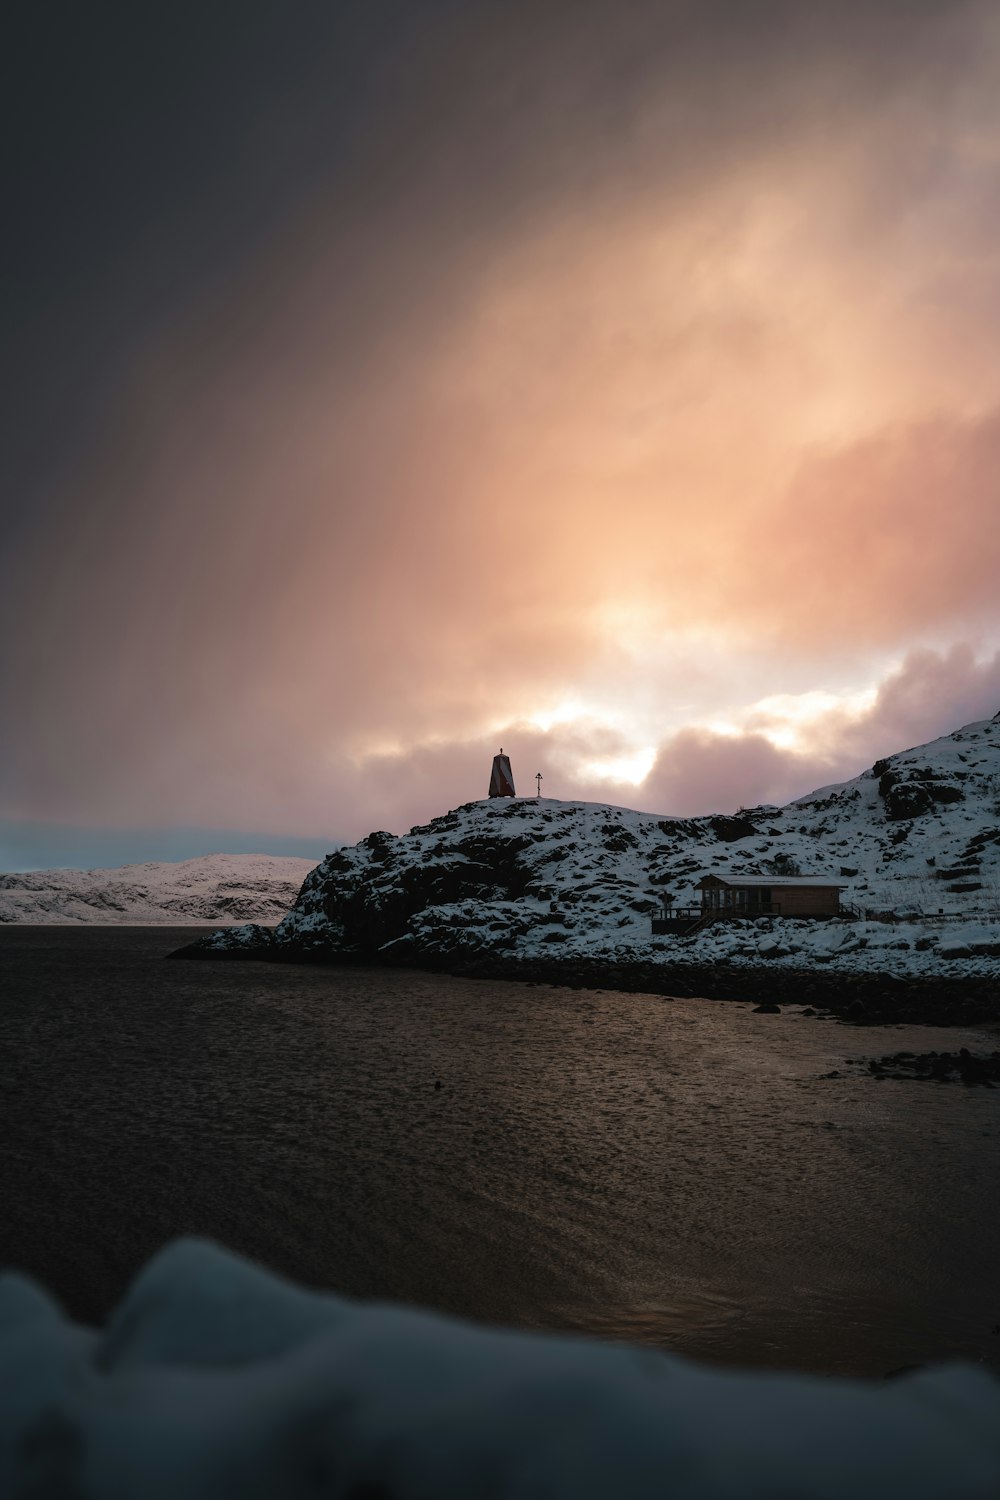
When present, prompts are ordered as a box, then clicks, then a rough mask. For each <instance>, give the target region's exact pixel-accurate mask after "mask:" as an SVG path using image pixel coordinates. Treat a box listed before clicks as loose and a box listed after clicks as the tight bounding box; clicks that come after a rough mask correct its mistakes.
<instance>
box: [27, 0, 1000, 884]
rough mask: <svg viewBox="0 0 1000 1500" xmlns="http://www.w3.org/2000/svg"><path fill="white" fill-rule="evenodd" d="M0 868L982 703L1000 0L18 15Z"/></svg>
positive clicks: (937, 719) (736, 752)
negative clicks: (502, 764) (498, 779)
mask: <svg viewBox="0 0 1000 1500" xmlns="http://www.w3.org/2000/svg"><path fill="white" fill-rule="evenodd" d="M5 51H7V52H8V56H9V58H10V61H11V63H12V75H13V77H14V80H15V82H14V88H13V91H12V93H11V95H10V97H9V101H8V102H9V103H10V104H11V105H12V120H13V122H14V123H13V128H12V130H10V131H9V132H8V135H9V140H8V148H9V153H10V155H11V158H12V159H11V163H10V165H11V171H10V174H9V181H10V188H9V193H8V202H7V204H6V209H7V214H6V217H7V221H8V224H9V226H10V228H9V230H8V232H7V233H6V236H5V240H4V243H3V246H2V251H0V253H2V255H3V261H4V267H3V270H4V274H3V278H2V287H3V299H4V328H5V336H4V339H3V341H2V355H0V359H2V379H3V386H4V406H5V414H6V416H7V419H8V424H7V425H8V427H9V438H8V440H7V442H6V443H5V448H6V452H5V459H6V463H5V476H6V483H5V485H4V487H3V497H2V499H0V506H2V529H0V868H7V869H14V868H27V867H29V866H32V865H34V866H38V865H43V864H47V863H67V864H83V865H85V864H88V863H104V864H107V863H115V862H118V861H119V860H122V861H123V860H125V859H130V858H142V859H149V858H171V857H173V858H178V857H183V856H184V855H190V854H193V853H199V852H210V851H214V850H219V849H232V850H238V849H245V848H246V847H247V841H248V840H250V841H251V842H252V843H253V846H254V847H255V848H257V849H260V850H262V851H272V852H281V851H286V852H289V853H297V854H298V853H312V852H316V854H317V855H319V854H322V853H323V852H325V851H326V850H327V849H328V848H330V847H333V846H334V845H335V844H337V843H340V842H343V841H345V840H347V841H353V840H355V839H357V838H359V837H361V836H362V835H364V834H365V833H366V832H368V831H369V830H370V829H372V828H377V827H380V828H388V829H390V830H392V831H394V832H402V831H405V830H406V829H407V828H408V827H409V826H410V825H411V824H414V823H418V822H423V821H426V819H427V818H429V817H432V816H434V815H435V814H437V813H440V812H443V811H445V810H446V809H447V808H449V807H452V806H456V805H459V804H460V803H463V802H466V801H469V800H472V799H474V798H478V797H482V796H484V795H485V794H486V791H487V788H488V784H489V772H490V762H491V758H492V756H493V754H494V753H495V752H496V751H497V750H498V749H500V748H501V747H502V748H503V749H504V751H505V752H506V753H507V754H509V755H510V757H511V761H512V766H513V771H514V776H515V781H516V783H517V786H518V791H519V792H521V793H533V792H534V791H535V785H536V784H535V781H534V776H535V773H536V772H539V771H540V772H541V773H542V776H543V778H544V780H543V782H542V791H543V793H544V794H545V795H547V796H551V797H560V798H584V799H586V800H591V801H606V802H613V803H618V804H623V805H627V806H631V807H638V808H643V809H647V810H650V811H655V812H660V813H677V814H690V813H696V812H704V811H715V810H719V811H726V810H732V809H733V808H735V807H738V806H741V805H742V806H746V805H752V804H755V803H758V802H783V801H786V800H789V799H790V798H792V797H795V796H799V795H802V794H803V793H805V792H807V791H809V790H811V789H812V788H814V787H816V786H819V785H825V784H828V783H830V782H835V781H837V780H843V779H845V778H847V777H849V776H852V775H855V774H857V773H858V772H859V771H861V770H863V769H864V768H865V767H866V766H868V765H870V764H871V763H872V761H873V760H874V759H875V758H876V757H878V756H880V755H885V754H888V753H892V752H893V751H894V750H898V749H903V748H905V747H907V746H910V745H913V744H917V743H920V742H922V741H924V740H927V739H930V738H933V737H935V736H936V735H938V734H942V733H946V732H948V731H950V730H951V729H953V728H955V727H957V726H958V725H959V724H962V723H965V722H969V721H971V720H975V719H981V718H985V717H990V716H992V715H993V714H994V713H995V712H997V710H998V709H1000V588H998V583H997V581H998V579H1000V341H998V340H997V338H996V336H995V331H996V328H997V326H998V320H1000V9H998V8H997V6H996V5H995V4H993V3H992V0H948V3H947V4H943V3H940V0H698V3H695V0H658V3H655V4H653V3H644V0H593V3H592V0H572V3H569V0H565V3H563V0H555V3H553V0H532V3H526V0H503V3H500V0H491V3H480V0H462V3H458V0H454V3H449V0H440V3H437V0H427V3H414V0H410V3H400V0H364V3H350V0H345V3H342V4H339V5H336V6H332V5H329V4H328V3H322V4H321V3H297V0H291V3H284V4H282V5H280V6H279V5H277V4H267V5H262V4H258V3H255V0H241V3H239V4H235V3H228V0H215V3H214V4H212V5H211V6H203V5H198V6H195V5H193V4H191V3H189V0H174V3H172V4H170V5H166V4H159V3H155V0H153V3H150V4H146V5H143V6H134V5H125V4H118V3H109V4H100V3H97V4H95V5H93V6H87V7H80V6H72V5H69V4H66V3H64V4H61V5H56V6H55V7H21V8H20V15H19V17H18V18H17V20H16V22H15V23H14V26H13V29H12V30H11V33H10V36H9V37H8V38H7V39H6V40H5Z"/></svg>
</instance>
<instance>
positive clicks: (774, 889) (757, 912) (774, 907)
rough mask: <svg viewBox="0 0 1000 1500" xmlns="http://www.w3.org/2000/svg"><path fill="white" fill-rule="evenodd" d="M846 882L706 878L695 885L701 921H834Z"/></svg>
mask: <svg viewBox="0 0 1000 1500" xmlns="http://www.w3.org/2000/svg"><path fill="white" fill-rule="evenodd" d="M846 888H847V881H846V880H831V879H829V878H828V877H826V876H825V875H705V876H704V877H703V878H702V879H701V880H699V882H698V886H697V889H698V890H699V891H701V914H702V919H703V920H704V919H707V920H709V921H717V920H720V919H721V920H725V918H727V917H764V916H773V917H836V916H839V915H840V893H841V891H843V890H846Z"/></svg>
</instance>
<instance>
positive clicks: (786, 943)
mask: <svg viewBox="0 0 1000 1500" xmlns="http://www.w3.org/2000/svg"><path fill="white" fill-rule="evenodd" d="M710 873H729V874H734V873H735V874H744V875H759V876H765V875H772V876H775V877H779V876H782V875H792V874H802V875H813V876H819V877H824V878H827V879H838V880H841V881H843V883H844V885H845V890H844V893H843V899H844V902H845V903H846V905H847V906H848V907H850V908H853V910H854V912H855V913H856V919H855V920H851V921H832V922H808V921H805V920H799V921H795V920H789V919H785V920H782V919H780V918H765V919H758V920H756V921H743V922H725V923H717V924H715V925H713V926H710V927H707V928H704V929H702V930H701V931H699V932H697V933H695V934H692V935H690V936H685V935H677V936H662V937H654V936H653V934H652V930H651V920H650V919H651V916H652V915H653V913H655V912H657V911H658V910H659V907H660V899H661V895H662V893H663V892H664V891H665V890H669V891H670V893H671V894H672V896H673V898H674V902H675V905H676V906H685V905H688V904H692V905H693V904H695V903H696V902H697V900H698V899H699V898H698V893H697V891H696V886H697V882H698V880H699V879H700V878H701V876H703V875H706V874H710ZM885 917H894V918H896V919H897V920H894V921H886V920H880V919H881V918H885ZM205 946H206V948H207V949H208V951H209V952H213V951H214V952H227V951H228V952H232V951H244V952H248V953H249V952H252V951H255V950H257V951H260V950H263V949H267V950H268V951H269V953H270V955H271V956H274V957H280V956H282V952H283V951H284V952H285V953H287V955H288V956H289V957H294V956H302V955H304V954H305V955H308V954H310V953H312V954H315V955H317V956H318V955H320V954H326V955H329V956H330V957H342V958H362V959H368V960H371V961H375V962H385V961H389V962H396V963H407V962H414V963H422V962H428V961H438V962H441V961H443V962H445V963H447V962H449V961H462V962H468V961H473V962H475V961H478V960H481V959H484V958H492V959H515V960H518V961H537V960H539V959H550V960H551V959H555V958H558V959H560V960H578V961H579V960H593V961H601V962H616V961H618V962H621V961H626V960H627V961H632V962H653V963H657V964H663V965H670V964H676V963H681V962H684V963H706V962H708V963H711V962H715V961H718V960H725V961H727V962H732V963H735V964H737V965H739V964H753V965H758V964H759V963H760V962H761V961H762V960H766V961H767V962H768V963H778V964H782V963H784V964H788V965H802V964H803V963H806V964H809V965H813V964H820V965H824V964H826V965H830V966H831V967H832V968H834V969H839V970H844V971H848V972H850V971H853V972H861V973H864V972H869V971H871V970H872V969H878V970H879V971H880V972H893V971H897V972H899V973H901V974H904V975H906V974H910V975H920V974H926V975H933V974H936V973H938V974H939V973H942V972H948V973H950V974H952V975H953V974H954V973H955V969H954V965H955V963H956V962H961V964H962V972H963V973H966V974H969V975H971V976H977V975H978V976H994V975H1000V717H998V719H994V720H985V721H983V722H981V723H976V724H968V725H966V726H965V727H964V728H962V729H960V730H956V731H955V732H954V733H953V734H951V735H946V736H944V737H943V738H941V739H939V740H935V741H933V742H932V743H931V744H929V745H922V746H919V747H917V748H916V749H912V750H906V751H903V752H901V753H900V754H898V755H893V756H889V757H887V758H886V759H884V760H880V761H877V762H876V764H875V765H874V766H873V767H872V768H871V769H870V770H868V771H866V772H864V773H863V774H862V775H860V776H857V777H855V778H854V779H853V780H851V781H847V782H844V783H843V784H841V785H838V786H833V787H824V788H823V789H822V791H820V792H816V793H813V794H811V795H810V796H808V797H803V798H800V799H799V800H798V801H796V802H793V803H790V804H789V805H788V806H786V807H783V808H776V807H772V806H767V807H757V808H747V809H741V810H740V811H739V812H738V813H737V814H734V815H727V816H722V815H720V816H707V817H699V818H670V817H664V818H659V817H656V816H654V815H652V814H649V813H639V812H632V811H629V810H628V809H626V808H620V807H608V806H604V805H603V804H600V803H586V802H557V801H552V800H549V799H545V798H542V799H538V800H536V799H534V798H515V799H506V798H500V799H494V800H492V801H490V800H487V801H482V802H474V803H469V804H467V805H466V806H464V807H460V808H457V809H455V810H454V811H452V812H449V813H446V814H444V816H442V817H439V818H435V819H433V821H432V822H430V823H428V824H426V825H425V826H421V827H417V828H413V829H411V830H410V833H409V834H407V835H405V836H402V837H395V836H393V835H392V834H389V833H372V834H369V835H368V837H367V838H366V839H362V840H361V842H360V843H359V844H357V845H355V846H354V847H353V848H351V849H341V850H338V851H337V852H336V853H334V854H331V855H330V856H328V858H327V859H326V860H324V861H323V863H322V864H321V865H319V866H318V867H317V868H316V869H315V870H314V871H313V872H312V874H311V875H310V876H309V877H308V879H307V880H306V882H305V884H304V885H303V888H302V892H301V894H300V896H299V899H298V901H297V902H296V904H295V906H294V908H293V909H292V911H291V912H289V914H288V916H287V917H286V918H285V919H284V921H283V922H282V923H281V924H280V926H279V927H278V928H277V930H276V932H275V934H274V936H273V937H272V936H271V935H270V934H268V933H264V932H261V931H260V930H258V929H255V928H253V927H248V928H243V929H237V930H234V931H231V932H229V933H224V934H219V935H217V936H216V937H214V938H212V939H209V940H208V941H207V944H206V945H205Z"/></svg>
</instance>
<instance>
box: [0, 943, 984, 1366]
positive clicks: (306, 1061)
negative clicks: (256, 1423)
mask: <svg viewBox="0 0 1000 1500" xmlns="http://www.w3.org/2000/svg"><path fill="white" fill-rule="evenodd" d="M189 937H190V930H189V929H187V930H185V929H162V928H160V929H148V928H146V929H141V928H140V929H117V930H116V929H108V928H103V929H93V928H92V929H80V928H73V929H68V928H7V929H0V985H2V1000H0V1110H2V1116H0V1128H2V1132H3V1133H2V1137H0V1142H2V1152H3V1156H2V1178H0V1259H2V1260H3V1261H4V1262H5V1263H7V1264H15V1265H18V1266H20V1267H23V1268H25V1269H27V1270H28V1271H30V1272H32V1273H33V1274H35V1275H37V1276H38V1277H40V1278H41V1279H42V1280H43V1281H44V1282H45V1283H46V1284H47V1285H48V1286H50V1287H51V1288H52V1289H53V1290H54V1291H55V1292H57V1294H58V1295H59V1296H60V1297H61V1299H62V1300H63V1302H64V1304H65V1305H66V1306H67V1307H68V1308H69V1309H70V1310H71V1311H72V1312H73V1313H74V1314H75V1315H76V1316H78V1317H80V1318H83V1319H86V1320H90V1321H93V1320H95V1319H98V1318H101V1317H103V1316H104V1314H105V1313H106V1312H107V1310H108V1308H109V1306H110V1305H111V1304H112V1303H113V1302H114V1301H115V1300H116V1299H117V1298H118V1297H119V1296H120V1294H121V1292H122V1289H123V1287H124V1286H125V1285H126V1283H127V1281H128V1279H129V1278H130V1276H131V1275H132V1274H133V1273H134V1271H135V1270H136V1268H137V1267H138V1266H139V1265H140V1264H141V1263H142V1262H143V1261H144V1260H145V1259H146V1257H148V1256H149V1255H150V1254H151V1253H152V1252H153V1251H154V1250H155V1249H156V1248H157V1247H158V1246H159V1245H160V1244H162V1243H163V1241H164V1240H166V1239H168V1238H170V1237H171V1236H174V1235H177V1234H201V1235H209V1236H212V1237H214V1238H216V1239H218V1240H220V1241H222V1242H223V1243H225V1244H227V1245H229V1246H232V1247H233V1248H235V1249H238V1250H241V1251H243V1252H245V1253H247V1254H249V1255H252V1256H254V1257H256V1258H257V1259H259V1260H260V1261H262V1262H264V1263H265V1264H267V1265H269V1266H271V1267H273V1268H275V1269H278V1270H281V1271H285V1272H287V1273H289V1274H291V1275H293V1276H295V1277H296V1278H298V1279H300V1280H303V1281H305V1282H308V1283H310V1284H313V1285H317V1286H324V1287H330V1288H333V1289H336V1290H340V1291H343V1292H347V1293H352V1294H356V1295H360V1296H366V1297H388V1298H403V1299H406V1300H408V1301H412V1302H416V1303H420V1304H423V1305H427V1306H432V1307H436V1308H441V1309H445V1310H448V1311H452V1312H457V1313H461V1314H464V1315H467V1316H472V1317H475V1318H480V1319H484V1320H489V1321H499V1322H506V1323H517V1324H522V1325H526V1326H532V1327H557V1328H574V1329H583V1330H587V1331H591V1332H599V1333H601V1334H604V1335H607V1336H610V1337H627V1338H630V1339H637V1340H642V1341H644V1342H648V1343H654V1344H659V1345H663V1346H667V1347H672V1348H674V1349H677V1350H680V1351H683V1352H687V1353H690V1354H693V1355H696V1356H697V1357H699V1358H703V1359H717V1360H724V1361H734V1362H740V1363H744V1364H757V1365H784V1366H788V1367H796V1368H802V1369H813V1370H825V1371H843V1372H852V1373H864V1374H875V1375H880V1374H883V1373H884V1372H886V1371H888V1370H890V1369H893V1368H895V1367H898V1366H901V1365H905V1364H909V1363H915V1362H920V1361H923V1360H926V1359H930V1358H942V1357H946V1356H949V1355H955V1354H960V1355H963V1356H965V1357H971V1358H975V1359H985V1360H987V1361H988V1362H990V1363H991V1364H992V1365H994V1366H995V1367H1000V1335H998V1334H995V1333H994V1332H993V1331H992V1330H993V1329H994V1328H995V1327H997V1326H998V1325H1000V1195H998V1185H1000V1090H993V1091H990V1090H986V1089H966V1088H963V1087H962V1086H961V1085H959V1084H946V1085H937V1084H928V1083H916V1082H909V1081H907V1082H897V1081H891V1080H890V1081H886V1082H881V1083H879V1082H876V1081H874V1080H872V1079H870V1078H867V1077H861V1076H851V1077H844V1078H841V1079H834V1080H828V1081H827V1080H820V1079H819V1078H818V1075H819V1074H821V1073H824V1072H828V1071H829V1070H830V1069H831V1068H834V1067H837V1066H841V1067H842V1066H843V1059H844V1058H845V1057H850V1056H853V1057H860V1056H868V1055H872V1054H878V1053H881V1052H885V1051H889V1050H893V1051H895V1050H898V1049H900V1048H904V1047H911V1048H913V1049H914V1050H926V1049H929V1048H932V1047H939V1048H944V1047H947V1048H949V1049H953V1048H954V1047H956V1046H958V1045H963V1044H964V1045H969V1046H971V1047H989V1048H992V1047H994V1046H996V1045H997V1041H996V1037H995V1035H994V1036H987V1035H985V1034H984V1033H982V1032H962V1033H959V1032H955V1031H948V1032H942V1031H932V1030H929V1029H927V1028H913V1029H909V1028H902V1027H891V1028H885V1029H879V1030H872V1029H870V1030H865V1031H860V1030H852V1029H849V1028H847V1027H843V1026H839V1025H836V1024H835V1023H832V1022H829V1023H824V1022H819V1021H815V1020H810V1019H807V1018H805V1017H803V1016H801V1015H800V1014H798V1013H797V1012H795V1011H786V1012H785V1013H783V1014H782V1015H780V1016H757V1015H753V1014H752V1013H751V1011H750V1008H749V1007H740V1006H734V1005H723V1004H714V1003H712V1002H709V1001H697V1000H669V999H664V998H662V997H654V996H644V995H622V994H617V993H612V992H609V991H571V990H560V989H553V988H549V987H545V986H540V987H532V986H526V985H517V984H499V983H493V982H488V983H486V982H477V981H465V980H456V979H448V978H442V977H438V976H433V975H425V974H412V973H392V972H382V971H378V970H337V969H301V968H292V967H281V966H270V965H263V964H249V963H248V964H243V963H220V964H207V963H203V964H197V963H166V962H164V961H163V956H164V955H165V954H166V953H168V952H169V951H170V950H171V949H172V948H175V947H177V946H179V945H180V944H181V943H182V942H185V941H187V940H188V938H189ZM438 1080H440V1083H441V1087H440V1088H439V1089H438V1088H435V1083H436V1082H437V1081H438Z"/></svg>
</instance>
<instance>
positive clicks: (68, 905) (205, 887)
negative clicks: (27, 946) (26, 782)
mask: <svg viewBox="0 0 1000 1500" xmlns="http://www.w3.org/2000/svg"><path fill="white" fill-rule="evenodd" d="M313 868H314V867H313V862H312V860H309V859H296V858H293V857H292V856H290V855H289V856H282V855H271V854H207V855H204V856H202V857H201V858H199V859H184V860H179V861H177V862H176V863H167V862H162V861H161V862H151V863H148V864H142V865H123V866H121V867H120V868H119V869H115V870H31V871H28V872H26V873H24V874H16V875H0V922H42V923H49V922H52V923H56V922H59V923H65V922H92V923H114V924H118V923H122V924H137V923H141V924H144V925H145V924H154V923H160V922H163V923H172V924H174V925H183V924H186V923H188V922H227V921H231V922H247V921H254V922H265V923H266V922H277V921H280V919H281V918H282V917H283V916H284V914H285V913H286V912H287V910H288V908H289V906H290V905H291V904H292V902H293V901H294V900H295V898H296V896H297V895H298V892H299V888H300V886H301V885H302V882H303V880H304V879H305V877H306V876H307V875H308V874H309V872H310V871H311V870H312V869H313Z"/></svg>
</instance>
